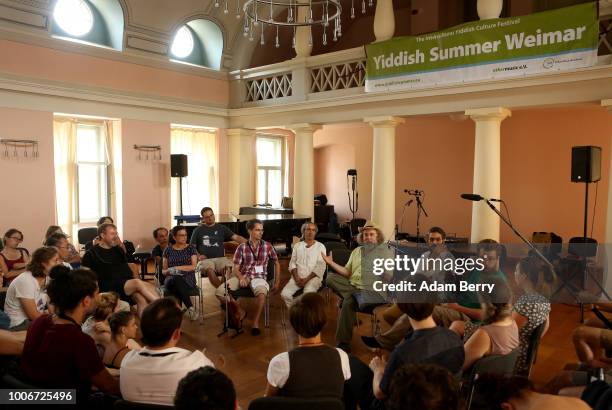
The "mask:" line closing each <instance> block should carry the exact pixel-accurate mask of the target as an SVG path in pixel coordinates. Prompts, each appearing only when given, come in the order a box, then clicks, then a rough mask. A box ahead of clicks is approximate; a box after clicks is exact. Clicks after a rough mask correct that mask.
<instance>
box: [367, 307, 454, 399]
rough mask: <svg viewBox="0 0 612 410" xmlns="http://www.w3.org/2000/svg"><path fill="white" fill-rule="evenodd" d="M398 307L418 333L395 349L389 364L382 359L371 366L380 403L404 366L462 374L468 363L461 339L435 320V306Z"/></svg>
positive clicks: (410, 336) (376, 360) (375, 360)
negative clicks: (429, 366) (421, 365)
mask: <svg viewBox="0 0 612 410" xmlns="http://www.w3.org/2000/svg"><path fill="white" fill-rule="evenodd" d="M398 307H399V308H400V310H402V312H403V313H405V314H407V315H408V317H409V318H410V323H411V324H412V328H413V329H414V330H413V331H411V332H409V333H408V334H407V335H406V339H405V340H404V342H403V343H400V344H398V345H397V346H396V347H395V349H393V351H392V352H391V355H390V356H389V362H388V363H385V362H384V360H382V359H381V358H380V357H375V358H374V359H372V361H371V362H370V368H371V369H372V371H373V372H374V378H373V381H372V384H373V386H372V387H373V390H374V396H375V397H376V398H377V399H379V400H383V399H385V398H386V397H387V396H388V394H389V387H390V385H391V379H392V378H393V374H394V373H395V371H396V370H397V369H399V368H400V367H402V366H403V365H406V364H417V363H427V364H436V365H439V366H441V367H445V368H446V369H448V370H449V371H450V372H451V373H452V374H458V373H459V372H460V371H461V368H462V366H463V362H464V360H465V352H464V349H463V341H462V340H461V338H460V337H459V336H458V335H457V334H456V333H455V332H453V331H452V330H449V329H446V328H443V327H439V326H437V325H436V322H435V321H434V320H433V317H432V313H433V310H434V307H435V304H434V303H398Z"/></svg>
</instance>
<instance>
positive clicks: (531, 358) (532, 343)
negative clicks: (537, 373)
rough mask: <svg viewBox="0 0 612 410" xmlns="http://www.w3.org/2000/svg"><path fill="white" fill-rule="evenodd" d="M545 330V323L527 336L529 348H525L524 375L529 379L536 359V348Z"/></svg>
mask: <svg viewBox="0 0 612 410" xmlns="http://www.w3.org/2000/svg"><path fill="white" fill-rule="evenodd" d="M545 328H546V322H544V323H542V324H540V325H539V326H538V327H536V328H535V329H533V331H532V332H531V335H530V336H529V346H527V356H526V357H525V361H526V364H527V372H526V374H525V376H526V377H529V375H530V374H531V368H532V367H533V365H534V364H535V362H536V359H537V357H538V348H539V347H540V340H541V339H542V335H543V334H544V329H545Z"/></svg>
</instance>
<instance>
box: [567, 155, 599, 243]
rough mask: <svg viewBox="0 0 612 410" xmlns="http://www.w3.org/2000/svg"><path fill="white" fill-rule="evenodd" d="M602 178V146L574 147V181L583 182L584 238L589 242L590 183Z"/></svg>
mask: <svg viewBox="0 0 612 410" xmlns="http://www.w3.org/2000/svg"><path fill="white" fill-rule="evenodd" d="M600 179H601V147H594V146H583V147H572V182H583V183H584V184H585V189H584V227H583V232H582V233H583V235H582V236H583V238H584V241H585V243H586V242H587V233H588V232H587V225H588V221H587V220H588V213H589V184H590V183H591V182H597V181H599V180H600Z"/></svg>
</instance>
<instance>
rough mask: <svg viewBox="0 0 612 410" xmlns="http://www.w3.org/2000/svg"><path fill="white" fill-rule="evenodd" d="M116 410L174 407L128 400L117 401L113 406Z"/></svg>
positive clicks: (161, 409) (147, 409)
mask: <svg viewBox="0 0 612 410" xmlns="http://www.w3.org/2000/svg"><path fill="white" fill-rule="evenodd" d="M113 407H114V408H115V409H116V410H157V409H159V410H163V409H173V408H174V406H162V405H161V404H147V403H135V402H133V401H127V400H117V401H116V402H115V404H114V406H113Z"/></svg>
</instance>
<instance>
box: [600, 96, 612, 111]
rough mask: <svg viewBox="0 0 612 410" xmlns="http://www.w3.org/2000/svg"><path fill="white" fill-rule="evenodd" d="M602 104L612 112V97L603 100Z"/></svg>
mask: <svg viewBox="0 0 612 410" xmlns="http://www.w3.org/2000/svg"><path fill="white" fill-rule="evenodd" d="M601 106H602V107H604V108H607V109H608V112H609V113H610V114H612V99H609V100H601Z"/></svg>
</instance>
